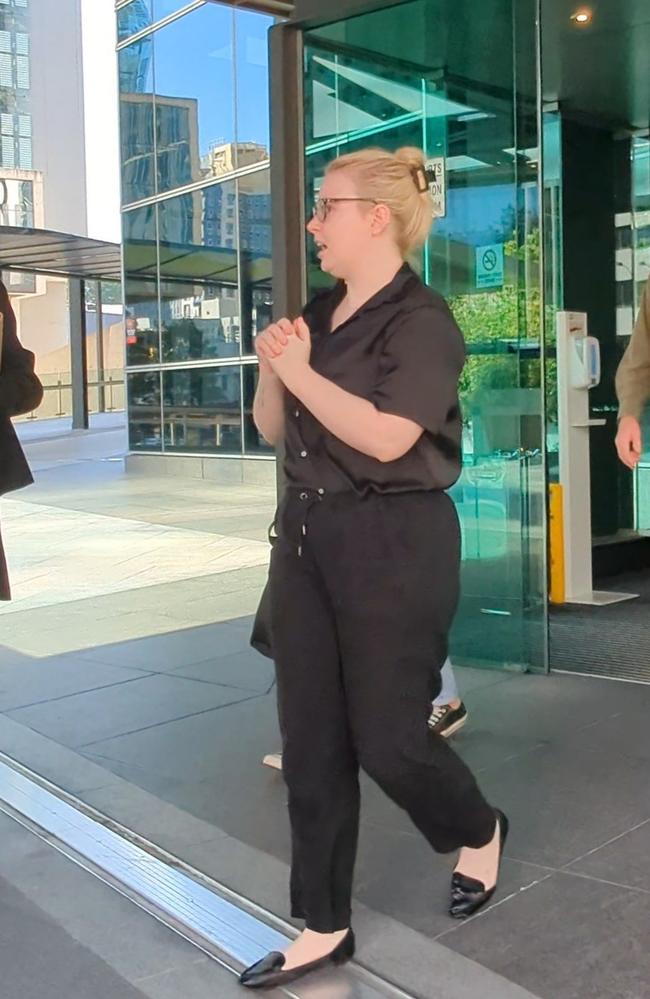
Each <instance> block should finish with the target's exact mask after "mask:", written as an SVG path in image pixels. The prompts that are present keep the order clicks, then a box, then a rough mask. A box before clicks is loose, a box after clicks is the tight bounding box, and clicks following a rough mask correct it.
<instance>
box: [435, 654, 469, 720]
mask: <svg viewBox="0 0 650 999" xmlns="http://www.w3.org/2000/svg"><path fill="white" fill-rule="evenodd" d="M440 679H441V680H442V687H441V689H440V693H439V694H438V696H437V697H436V699H435V700H434V702H433V705H432V708H433V710H432V711H431V717H430V718H429V728H430V729H431V730H432V731H434V732H436V733H437V734H438V735H443V736H444V737H445V738H446V739H447V738H449V736H450V735H454V733H455V732H458V731H460V729H461V728H462V727H463V725H464V724H465V722H466V721H467V717H468V715H467V708H466V707H465V705H464V704H463V702H462V700H461V697H460V693H459V691H458V684H457V682H456V675H455V673H454V667H453V666H452V664H451V659H449V658H447V659H445V664H444V666H443V667H442V670H441V673H440Z"/></svg>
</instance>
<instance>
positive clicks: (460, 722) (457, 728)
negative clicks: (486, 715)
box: [432, 715, 469, 739]
mask: <svg viewBox="0 0 650 999" xmlns="http://www.w3.org/2000/svg"><path fill="white" fill-rule="evenodd" d="M468 718H469V715H465V717H464V718H459V719H458V721H457V722H454V724H453V725H450V726H449V728H446V729H445V730H444V732H440V733H439V734H440V735H441V736H442V737H443V739H448V738H449V736H450V735H455V734H456V732H460V730H461V728H462V727H463V725H466V724H467V719H468ZM432 731H434V732H435V729H432Z"/></svg>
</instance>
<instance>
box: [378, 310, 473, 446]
mask: <svg viewBox="0 0 650 999" xmlns="http://www.w3.org/2000/svg"><path fill="white" fill-rule="evenodd" d="M464 363H465V345H464V342H463V336H462V334H461V332H460V330H459V329H458V326H457V325H456V322H455V321H454V318H453V316H452V315H451V313H450V312H449V310H444V309H443V308H435V307H423V308H421V309H417V310H415V311H413V312H410V313H408V314H407V315H405V316H404V317H403V318H402V320H401V322H400V324H399V326H397V328H396V329H394V330H392V331H391V332H390V333H389V334H388V336H387V338H386V342H385V344H384V347H383V351H382V354H381V358H380V375H379V381H378V383H377V385H376V387H375V389H374V391H373V396H372V402H373V403H374V405H375V406H376V407H377V409H378V410H380V411H381V412H382V413H391V414H392V415H394V416H402V417H404V418H405V419H407V420H412V421H413V422H414V423H417V424H418V425H419V426H421V427H422V428H423V429H424V430H428V431H429V432H430V433H433V434H437V433H439V432H440V431H441V430H442V429H443V428H444V427H445V425H446V424H447V422H448V420H449V419H450V417H451V416H452V415H453V414H454V413H456V412H457V410H458V379H459V377H460V373H461V371H462V369H463V364H464Z"/></svg>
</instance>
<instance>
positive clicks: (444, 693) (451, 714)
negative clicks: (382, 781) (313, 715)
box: [262, 659, 468, 770]
mask: <svg viewBox="0 0 650 999" xmlns="http://www.w3.org/2000/svg"><path fill="white" fill-rule="evenodd" d="M440 677H441V679H442V688H441V690H440V693H439V694H438V696H437V697H436V699H435V701H434V702H433V705H432V707H433V710H432V712H431V717H430V718H429V728H430V729H432V730H433V731H434V732H436V733H437V734H438V735H443V736H444V737H445V738H446V739H447V738H449V736H450V735H454V733H455V732H458V731H459V730H460V729H461V728H462V727H463V725H464V724H465V722H466V721H467V718H468V714H467V708H466V707H465V705H464V704H463V702H462V700H461V698H460V695H459V692H458V684H457V682H456V675H455V673H454V667H453V666H452V664H451V660H450V659H446V660H445V665H444V666H443V667H442V671H441V673H440ZM262 763H263V764H264V766H265V767H271V768H272V769H273V770H282V753H268V754H267V755H266V756H265V757H264V759H263V760H262Z"/></svg>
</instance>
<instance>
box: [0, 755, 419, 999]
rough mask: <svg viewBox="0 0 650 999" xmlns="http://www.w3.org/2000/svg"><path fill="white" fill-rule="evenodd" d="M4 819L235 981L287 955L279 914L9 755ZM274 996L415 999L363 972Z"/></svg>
mask: <svg viewBox="0 0 650 999" xmlns="http://www.w3.org/2000/svg"><path fill="white" fill-rule="evenodd" d="M0 811H2V812H5V813H6V814H7V815H9V816H10V817H12V818H13V819H15V820H16V821H17V822H20V823H21V825H23V826H25V827H26V828H27V829H29V830H30V831H31V832H33V833H35V834H36V835H37V836H39V837H40V838H41V839H42V840H44V841H45V842H47V843H48V844H49V845H50V846H52V847H54V848H55V849H57V850H59V851H60V852H61V853H63V854H64V855H65V856H67V857H68V858H69V859H70V860H72V861H74V862H75V863H76V864H78V865H79V866H80V867H83V868H84V869H85V870H86V871H88V872H89V873H91V874H93V875H94V876H95V877H97V878H99V879H100V880H101V881H103V882H104V883H105V884H107V885H109V886H110V887H112V888H114V889H115V890H116V891H118V892H120V893H121V894H122V895H124V896H126V897H127V898H129V899H130V900H131V901H132V902H134V903H135V904H136V905H138V906H140V908H142V909H144V910H145V911H147V912H149V913H150V914H151V915H152V916H154V917H155V918H156V919H158V920H159V921H160V922H162V923H164V924H165V925H166V926H168V927H169V928H170V929H172V930H174V931H175V932H176V933H178V934H180V935H181V936H183V937H184V938H185V939H186V940H189V941H190V942H191V943H193V944H194V945H195V946H197V947H198V948H200V949H201V950H202V951H203V952H204V953H206V954H208V955H209V956H210V957H212V958H214V959H215V960H216V961H218V962H219V964H220V965H221V966H222V967H224V968H226V969H227V970H229V971H231V972H232V973H233V974H237V973H238V972H239V970H240V969H241V967H245V966H247V965H249V964H252V963H253V962H255V961H257V960H259V959H260V958H261V957H262V956H263V955H264V954H266V953H267V952H268V951H271V950H282V949H283V948H284V947H286V945H287V942H288V940H289V939H290V937H291V935H292V928H291V927H290V926H289V925H288V924H285V923H283V922H282V921H281V920H280V919H278V918H277V917H275V916H273V915H272V914H271V913H268V912H266V911H265V910H263V909H261V908H260V907H259V906H257V905H255V903H253V902H251V901H249V900H248V899H245V898H242V897H240V896H238V895H237V894H236V893H235V892H233V891H231V890H230V889H229V888H226V887H225V886H223V885H220V884H217V883H216V882H213V881H211V880H210V879H208V878H206V877H205V876H203V875H201V874H200V873H199V872H197V871H194V870H193V869H192V868H191V867H189V866H188V865H185V864H183V862H182V861H179V860H178V859H177V858H175V857H172V856H171V855H169V854H167V853H165V851H162V850H160V849H159V848H157V847H155V845H154V844H151V843H149V842H147V841H146V840H144V839H142V838H141V837H138V836H137V835H135V834H133V833H131V832H130V831H129V830H127V829H125V828H123V827H121V826H119V825H118V824H117V823H115V822H113V820H111V819H108V818H107V817H106V816H104V815H102V814H101V813H100V812H97V811H96V810H95V809H93V808H90V807H89V806H88V805H86V804H84V803H83V802H81V801H79V800H78V799H76V798H74V797H73V796H72V795H69V794H67V793H66V792H64V791H62V790H61V789H60V788H57V787H55V786H54V785H52V784H50V783H49V782H48V781H46V780H44V779H43V778H41V777H39V776H38V775H37V774H34V773H32V772H31V771H29V770H27V769H26V768H25V767H23V766H22V765H21V764H19V763H17V762H15V761H14V760H11V759H9V758H8V757H7V756H5V755H4V754H1V753H0ZM109 825H110V828H109ZM242 994H243V990H242ZM273 994H274V995H286V996H290V997H292V999H321V997H323V999H324V997H327V999H414V997H413V996H411V995H409V994H407V993H406V992H404V991H402V990H401V989H399V988H398V987H397V986H395V985H393V984H392V983H390V982H384V981H382V980H381V979H379V978H378V977H377V976H375V975H373V974H371V973H370V972H368V971H366V970H365V969H364V968H362V967H360V966H358V965H356V964H350V965H348V966H347V967H346V968H344V969H337V970H335V971H332V972H331V973H323V974H322V975H318V976H313V978H312V979H311V981H310V979H309V978H307V979H306V980H305V982H304V983H302V982H298V983H296V984H294V985H292V986H291V987H290V988H286V989H282V990H277V991H274V993H273Z"/></svg>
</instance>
